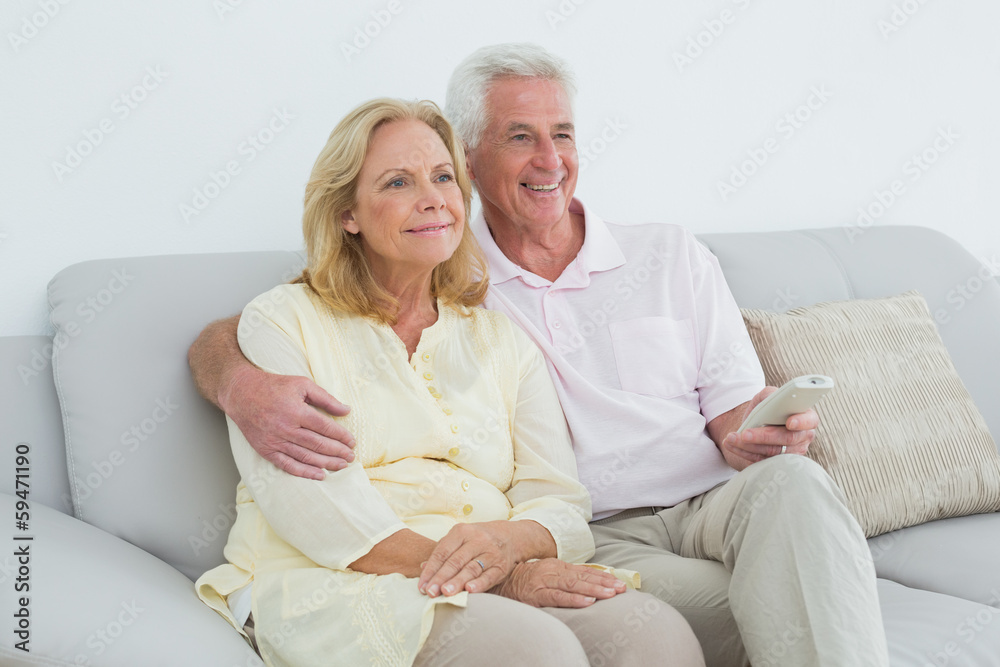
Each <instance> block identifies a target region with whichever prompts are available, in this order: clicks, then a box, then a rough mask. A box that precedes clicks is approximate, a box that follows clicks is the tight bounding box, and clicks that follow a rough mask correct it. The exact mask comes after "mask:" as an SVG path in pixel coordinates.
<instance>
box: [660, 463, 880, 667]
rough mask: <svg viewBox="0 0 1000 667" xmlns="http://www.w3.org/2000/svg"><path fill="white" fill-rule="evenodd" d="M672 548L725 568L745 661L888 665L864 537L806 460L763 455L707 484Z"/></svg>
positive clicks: (832, 487)
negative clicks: (722, 480) (713, 484)
mask: <svg viewBox="0 0 1000 667" xmlns="http://www.w3.org/2000/svg"><path fill="white" fill-rule="evenodd" d="M668 511H669V510H668ZM679 553H680V555H682V556H686V557H691V558H698V559H711V560H717V561H719V562H721V563H722V564H724V565H725V567H726V569H727V570H729V571H730V572H731V573H732V578H731V584H730V587H729V604H730V607H731V608H732V611H733V616H734V618H735V619H736V622H737V624H738V625H739V629H740V634H741V636H742V638H743V644H744V646H745V647H746V650H747V654H748V655H749V657H750V661H751V662H752V663H753V665H754V667H767V666H768V665H795V666H796V667H807V666H811V665H817V666H820V665H822V666H827V665H830V666H832V665H843V666H848V665H849V666H850V667H867V666H869V665H871V666H876V665H877V666H880V667H881V666H883V665H888V648H887V646H886V639H885V632H884V630H883V627H882V619H881V615H880V612H879V606H878V594H877V592H876V588H875V572H874V568H873V566H872V562H871V555H870V552H869V549H868V546H867V543H866V542H865V539H864V535H863V534H862V532H861V529H860V527H859V526H858V524H857V522H856V521H855V520H854V518H853V516H851V514H850V512H849V511H848V509H847V506H846V504H845V501H844V496H843V494H842V493H841V491H840V489H839V488H837V486H836V484H835V483H834V482H833V480H832V479H830V477H829V475H827V474H826V472H825V471H824V470H823V469H822V468H821V467H820V466H819V465H818V464H816V463H815V462H813V461H811V460H809V459H807V458H805V457H801V456H776V457H772V458H770V459H767V460H765V461H761V462H759V463H755V464H753V465H752V466H750V467H748V468H747V469H746V470H744V471H742V472H740V473H739V474H738V475H736V476H735V477H734V478H733V479H731V480H730V481H729V482H727V483H726V484H724V485H723V486H721V487H718V488H716V489H713V490H712V491H711V492H709V494H707V495H706V498H705V500H704V502H703V503H702V504H701V506H700V507H699V508H698V509H697V510H696V511H695V512H693V513H692V514H691V515H690V517H689V519H688V521H687V526H685V528H684V531H683V537H682V540H681V544H680V549H679Z"/></svg>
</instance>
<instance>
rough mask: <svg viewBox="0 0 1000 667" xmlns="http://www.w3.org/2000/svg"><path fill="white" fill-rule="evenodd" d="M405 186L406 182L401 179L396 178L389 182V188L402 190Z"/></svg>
mask: <svg viewBox="0 0 1000 667" xmlns="http://www.w3.org/2000/svg"><path fill="white" fill-rule="evenodd" d="M404 184H405V182H404V181H403V179H401V178H394V179H392V180H391V181H389V187H391V188H401V187H403V185H404Z"/></svg>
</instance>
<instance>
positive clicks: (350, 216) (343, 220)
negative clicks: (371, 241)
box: [340, 209, 361, 234]
mask: <svg viewBox="0 0 1000 667" xmlns="http://www.w3.org/2000/svg"><path fill="white" fill-rule="evenodd" d="M340 226H341V227H343V228H344V231H346V232H347V233H348V234H357V233H359V232H360V231H361V228H360V227H358V222H357V220H355V219H354V211H352V210H350V209H348V210H346V211H344V212H343V213H341V214H340Z"/></svg>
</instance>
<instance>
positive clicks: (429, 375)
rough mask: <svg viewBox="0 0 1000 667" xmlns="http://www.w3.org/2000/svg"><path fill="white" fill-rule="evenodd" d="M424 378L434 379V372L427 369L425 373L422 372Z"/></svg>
mask: <svg viewBox="0 0 1000 667" xmlns="http://www.w3.org/2000/svg"><path fill="white" fill-rule="evenodd" d="M424 379H425V380H433V379H434V373H431V372H430V371H427V372H426V373H424Z"/></svg>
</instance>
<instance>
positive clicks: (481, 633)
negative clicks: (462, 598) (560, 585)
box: [413, 593, 588, 667]
mask: <svg viewBox="0 0 1000 667" xmlns="http://www.w3.org/2000/svg"><path fill="white" fill-rule="evenodd" d="M413 664H414V667H468V666H469V665H475V667H509V666H510V665H525V666H531V665H535V666H537V667H548V666H549V665H558V666H563V665H565V666H567V667H569V666H572V667H586V665H588V662H587V654H586V653H585V652H584V650H583V647H582V646H581V645H580V642H579V640H578V639H577V637H576V635H574V634H573V632H572V631H571V630H570V629H569V628H568V627H567V626H566V625H565V624H564V623H562V622H561V621H560V620H559V619H557V618H555V617H554V616H551V615H550V614H546V613H545V612H544V611H541V610H540V609H536V608H535V607H531V606H528V605H526V604H521V603H520V602H515V601H514V600H509V599H507V598H504V597H500V596H499V595H491V594H489V593H480V594H477V595H470V596H469V603H468V606H466V607H465V608H464V609H463V608H460V607H453V606H451V605H438V606H437V607H436V608H435V610H434V625H433V626H432V627H431V632H430V635H428V637H427V640H426V641H425V642H424V645H423V647H422V648H421V649H420V652H419V653H417V657H416V659H415V660H414V663H413Z"/></svg>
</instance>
